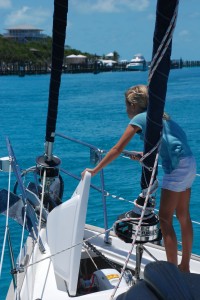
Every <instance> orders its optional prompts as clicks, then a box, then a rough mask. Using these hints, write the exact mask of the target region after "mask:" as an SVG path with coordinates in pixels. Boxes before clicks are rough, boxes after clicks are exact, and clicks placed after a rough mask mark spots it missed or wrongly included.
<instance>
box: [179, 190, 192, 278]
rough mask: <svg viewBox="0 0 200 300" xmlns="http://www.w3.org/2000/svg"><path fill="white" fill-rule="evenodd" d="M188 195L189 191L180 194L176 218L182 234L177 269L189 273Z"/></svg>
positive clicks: (190, 225) (190, 248) (190, 231)
mask: <svg viewBox="0 0 200 300" xmlns="http://www.w3.org/2000/svg"><path fill="white" fill-rule="evenodd" d="M190 194H191V189H187V190H186V191H184V192H181V199H180V201H179V203H178V205H177V208H176V216H177V218H178V220H179V222H180V225H181V234H182V260H181V264H180V265H179V268H180V270H181V271H184V272H189V271H190V266H189V264H190V256H191V252H192V241H193V229H192V222H191V219H190V212H189V204H190Z"/></svg>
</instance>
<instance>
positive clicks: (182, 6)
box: [0, 0, 200, 60]
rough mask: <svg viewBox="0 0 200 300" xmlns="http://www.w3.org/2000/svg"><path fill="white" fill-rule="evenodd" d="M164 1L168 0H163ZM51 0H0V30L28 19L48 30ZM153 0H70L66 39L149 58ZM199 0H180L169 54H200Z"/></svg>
mask: <svg viewBox="0 0 200 300" xmlns="http://www.w3.org/2000/svg"><path fill="white" fill-rule="evenodd" d="M166 1H167V0H166ZM53 2H54V1H53V0H29V1H25V0H0V34H4V33H6V29H7V28H11V27H15V26H18V25H31V26H34V27H35V28H39V29H43V30H44V32H43V33H45V34H47V35H50V36H51V35H52V15H53ZM156 4H157V1H156V0H69V11H68V21H67V36H66V45H68V46H70V47H71V48H75V49H78V50H81V51H82V52H88V53H91V54H97V55H106V54H108V53H110V52H113V51H117V52H118V54H119V55H120V59H127V60H131V59H132V58H133V56H134V55H135V54H137V53H141V54H143V55H144V57H145V58H146V60H151V56H152V45H153V32H154V26H155V14H156ZM199 25H200V1H199V0H180V3H179V12H178V19H177V23H176V28H175V32H174V36H173V46H172V56H171V58H172V59H180V58H182V59H183V60H200V30H199V28H200V26H199Z"/></svg>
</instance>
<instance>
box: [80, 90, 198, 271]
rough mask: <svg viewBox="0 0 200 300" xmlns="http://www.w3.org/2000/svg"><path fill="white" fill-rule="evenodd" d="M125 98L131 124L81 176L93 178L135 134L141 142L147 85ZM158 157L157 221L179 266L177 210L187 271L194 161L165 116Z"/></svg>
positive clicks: (178, 130) (179, 131)
mask: <svg viewBox="0 0 200 300" xmlns="http://www.w3.org/2000/svg"><path fill="white" fill-rule="evenodd" d="M125 99H126V111H127V114H128V117H129V118H130V119H131V121H130V123H129V124H128V126H127V128H126V129H125V131H124V133H123V135H122V136H121V138H120V139H119V141H118V142H117V144H116V145H115V146H113V147H112V148H111V149H110V151H109V152H108V153H107V155H106V156H105V157H104V158H103V159H102V160H101V161H100V163H99V164H98V165H97V166H96V167H95V168H94V169H88V168H87V169H85V170H84V171H83V172H82V177H83V176H84V173H85V171H88V172H90V173H91V175H92V176H94V175H96V174H97V173H98V172H99V171H100V170H101V169H102V168H104V167H105V166H107V165H108V164H109V163H110V162H112V161H113V160H114V159H116V158H117V157H118V156H119V155H120V154H121V152H122V151H123V149H124V148H125V147H126V145H127V144H128V143H129V141H130V140H131V139H132V137H133V136H134V135H135V134H136V133H137V134H139V135H140V137H141V139H142V140H144V134H145V129H146V110H147V105H148V89H147V86H145V85H137V86H133V87H131V88H130V89H129V90H128V91H127V92H126V93H125ZM159 154H160V158H161V160H162V167H163V170H164V173H165V175H164V177H163V184H162V190H161V200H160V211H159V219H160V226H161V231H162V235H163V239H164V244H165V249H166V255H167V260H168V261H169V262H171V263H174V264H175V265H176V266H177V264H178V262H177V239H176V234H175V231H174V228H173V214H174V212H175V211H176V216H177V218H178V220H179V222H180V226H181V234H182V260H181V263H180V265H179V269H180V270H181V271H184V272H189V271H190V267H189V262H190V256H191V251H192V240H193V230H192V223H191V220H190V212H189V203H190V194H191V186H192V183H193V181H194V178H195V176H196V162H195V159H194V157H193V155H192V151H191V149H190V147H189V145H188V143H187V138H186V135H185V133H184V131H183V130H182V129H181V128H180V126H179V125H178V124H177V123H175V122H174V121H172V120H171V119H170V118H169V116H168V115H167V114H164V116H163V135H162V142H161V149H160V153H159ZM132 159H135V160H138V158H137V157H132Z"/></svg>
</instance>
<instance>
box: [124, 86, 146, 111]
mask: <svg viewBox="0 0 200 300" xmlns="http://www.w3.org/2000/svg"><path fill="white" fill-rule="evenodd" d="M125 98H126V101H127V102H128V103H129V104H134V103H137V104H138V106H139V107H140V108H141V109H142V110H146V109H147V105H148V99H149V96H148V88H147V86H146V85H142V84H141V85H135V86H132V87H131V88H130V89H128V90H127V91H126V93H125Z"/></svg>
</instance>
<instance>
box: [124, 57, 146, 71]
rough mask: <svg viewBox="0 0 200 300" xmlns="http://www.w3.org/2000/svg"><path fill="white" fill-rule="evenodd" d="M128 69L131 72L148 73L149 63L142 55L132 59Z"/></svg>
mask: <svg viewBox="0 0 200 300" xmlns="http://www.w3.org/2000/svg"><path fill="white" fill-rule="evenodd" d="M126 69H128V70H131V71H146V70H147V63H146V60H145V58H144V56H143V55H142V54H136V55H134V57H133V59H131V61H130V63H129V64H128V65H127V66H126Z"/></svg>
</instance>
